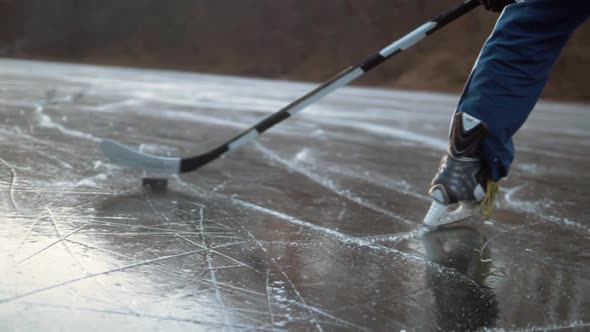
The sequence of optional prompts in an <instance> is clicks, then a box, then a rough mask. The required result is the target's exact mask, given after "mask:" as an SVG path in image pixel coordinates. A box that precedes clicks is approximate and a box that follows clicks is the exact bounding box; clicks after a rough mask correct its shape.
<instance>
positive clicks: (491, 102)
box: [457, 0, 590, 181]
mask: <svg viewBox="0 0 590 332" xmlns="http://www.w3.org/2000/svg"><path fill="white" fill-rule="evenodd" d="M589 14H590V0H527V1H524V2H518V3H515V4H513V5H510V6H508V7H506V8H505V9H504V12H503V13H502V15H501V16H500V18H499V19H498V22H497V23H496V27H495V28H494V31H493V32H492V34H491V36H490V37H489V38H488V40H487V41H486V43H485V44H484V46H483V48H482V51H481V53H480V55H479V58H478V60H477V62H476V64H475V66H474V68H473V71H472V73H471V76H470V78H469V80H468V82H467V84H466V86H465V90H464V91H463V95H462V97H461V100H460V102H459V105H458V107H457V111H458V112H465V113H468V114H470V115H473V116H475V117H477V118H479V119H480V120H482V121H484V122H485V123H486V124H487V125H488V128H489V129H490V135H489V136H488V137H487V138H486V139H485V140H484V142H483V143H482V146H481V149H482V155H483V160H484V162H485V163H486V164H487V165H488V166H489V168H490V171H491V177H492V179H493V180H495V181H498V180H499V179H500V178H502V177H505V176H506V175H507V174H508V171H509V168H510V164H511V163H512V160H513V159H514V146H513V143H512V136H513V135H514V134H515V133H516V131H517V130H518V129H519V128H520V127H521V126H522V124H523V123H524V122H525V120H526V119H527V117H528V115H529V114H530V112H531V111H532V110H533V107H534V106H535V104H536V103H537V100H538V98H539V96H540V94H541V92H542V90H543V88H544V86H545V83H546V82H547V80H548V78H549V74H550V71H551V68H552V66H553V64H554V63H555V61H556V60H557V58H558V56H559V54H560V52H561V50H562V48H563V47H564V46H565V44H566V42H567V40H568V39H569V37H570V36H571V34H572V32H573V31H574V30H575V29H576V28H577V27H578V26H579V25H581V24H582V23H583V22H584V21H585V20H586V18H587V17H588V15H589Z"/></svg>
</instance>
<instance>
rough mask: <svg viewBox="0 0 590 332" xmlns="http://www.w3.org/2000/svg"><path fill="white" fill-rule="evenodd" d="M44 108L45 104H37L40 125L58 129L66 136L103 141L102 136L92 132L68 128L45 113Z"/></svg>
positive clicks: (97, 141) (36, 110)
mask: <svg viewBox="0 0 590 332" xmlns="http://www.w3.org/2000/svg"><path fill="white" fill-rule="evenodd" d="M43 109H44V106H43V105H37V106H36V107H35V115H36V117H37V122H38V123H39V126H40V127H42V128H50V129H56V130H58V131H59V132H61V133H62V134H64V135H66V136H70V137H75V138H84V139H87V140H91V141H93V142H95V143H99V142H101V141H102V139H101V138H98V137H96V136H94V135H92V134H89V133H86V132H83V131H79V130H74V129H69V128H66V127H65V126H63V125H62V124H60V123H58V122H56V121H54V120H53V119H52V118H51V117H50V116H49V115H47V114H45V113H43Z"/></svg>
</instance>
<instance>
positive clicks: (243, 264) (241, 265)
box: [178, 234, 262, 274]
mask: <svg viewBox="0 0 590 332" xmlns="http://www.w3.org/2000/svg"><path fill="white" fill-rule="evenodd" d="M178 237H179V238H181V239H182V240H184V241H186V242H188V243H191V244H193V245H195V246H197V247H199V248H201V249H204V250H206V249H207V247H206V246H203V245H201V244H199V243H196V242H195V241H192V240H190V239H188V238H186V237H184V236H182V235H180V234H178ZM229 245H233V244H231V243H228V244H224V245H223V246H229ZM215 248H219V247H215ZM209 252H211V253H214V254H216V255H219V256H221V257H223V258H226V259H229V260H231V261H232V262H235V263H237V264H238V265H235V266H236V267H247V268H249V269H250V270H252V271H255V272H257V273H259V274H262V273H261V272H260V271H258V270H256V269H255V268H254V267H252V266H250V265H248V264H246V263H244V262H241V261H239V260H237V259H235V258H233V257H230V256H228V255H225V254H223V253H221V252H219V251H217V250H214V249H213V247H211V248H209Z"/></svg>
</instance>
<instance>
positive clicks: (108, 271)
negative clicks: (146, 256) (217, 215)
mask: <svg viewBox="0 0 590 332" xmlns="http://www.w3.org/2000/svg"><path fill="white" fill-rule="evenodd" d="M202 251H203V250H202V249H201V250H193V251H188V252H183V253H180V254H174V255H168V256H162V257H159V258H156V259H150V260H145V261H141V262H138V263H133V264H129V265H125V266H122V267H118V268H116V269H110V270H106V271H102V272H98V273H92V274H87V275H85V276H82V277H78V278H73V279H69V280H66V281H63V282H60V283H56V284H53V285H49V286H46V287H43V288H38V289H34V290H31V291H28V292H24V293H21V294H17V295H14V296H10V297H7V298H3V299H0V304H1V303H7V302H11V301H14V300H18V299H21V298H24V297H27V296H31V295H34V294H38V293H41V292H45V291H48V290H51V289H55V288H58V287H61V286H66V285H70V284H73V283H76V282H78V281H82V280H87V279H92V278H96V277H98V276H102V275H107V274H110V273H116V272H121V271H125V270H129V269H132V268H136V267H139V266H144V265H149V264H153V263H158V262H162V261H165V260H168V259H173V258H179V257H184V256H189V255H194V254H196V253H199V252H202Z"/></svg>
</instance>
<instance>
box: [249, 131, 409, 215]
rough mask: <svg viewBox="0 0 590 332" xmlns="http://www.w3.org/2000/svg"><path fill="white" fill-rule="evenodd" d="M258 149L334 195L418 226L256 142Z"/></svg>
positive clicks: (272, 159)
mask: <svg viewBox="0 0 590 332" xmlns="http://www.w3.org/2000/svg"><path fill="white" fill-rule="evenodd" d="M256 148H257V149H258V150H259V151H261V152H262V153H263V154H264V155H266V156H267V157H268V158H269V159H270V160H271V161H274V162H278V163H280V164H282V165H283V166H285V167H286V168H287V169H291V170H293V171H295V172H297V173H299V174H302V175H304V176H306V177H307V178H309V179H310V180H312V181H313V182H315V183H317V184H319V185H321V186H322V187H324V188H326V189H328V190H330V191H332V192H333V193H335V194H336V195H338V196H341V197H344V198H346V199H348V200H349V201H351V202H354V203H356V204H358V205H361V206H363V207H365V208H368V209H369V210H372V211H375V212H377V213H380V214H382V215H385V216H387V217H390V218H392V219H394V220H397V221H401V222H404V223H406V224H408V225H415V224H416V222H413V221H411V220H408V219H406V218H404V217H402V216H400V215H397V214H395V213H393V212H391V211H389V210H386V209H384V208H382V207H379V206H377V205H375V204H373V203H371V202H367V201H366V200H364V199H363V198H360V197H358V196H356V195H354V194H353V193H351V192H350V190H348V189H342V188H340V187H338V186H337V185H336V184H334V182H333V181H332V180H329V179H326V178H323V177H321V176H319V175H317V174H316V173H314V172H311V171H309V170H308V169H306V168H305V167H301V166H298V165H296V164H294V163H292V162H289V161H287V160H285V159H283V158H281V157H279V156H278V155H277V154H276V153H275V152H274V151H272V150H270V149H267V148H266V147H264V146H263V145H262V144H260V143H258V142H256Z"/></svg>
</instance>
